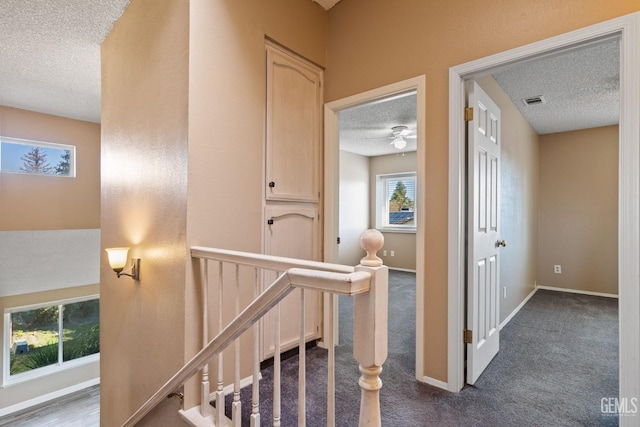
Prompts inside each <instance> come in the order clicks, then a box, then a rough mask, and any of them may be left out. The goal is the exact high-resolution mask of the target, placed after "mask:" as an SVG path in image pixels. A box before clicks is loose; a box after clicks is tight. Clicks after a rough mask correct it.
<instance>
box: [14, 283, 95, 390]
mask: <svg viewBox="0 0 640 427" xmlns="http://www.w3.org/2000/svg"><path fill="white" fill-rule="evenodd" d="M4 316H5V319H4V320H5V334H4V336H5V342H4V351H5V354H4V361H5V363H4V365H5V366H4V375H3V380H4V384H5V385H7V384H11V383H12V382H21V381H23V380H26V379H30V378H33V377H38V376H41V375H45V374H49V373H52V372H57V371H60V370H63V369H66V368H68V367H71V366H75V365H78V364H80V363H87V362H91V361H95V360H98V357H99V352H100V324H99V321H100V300H99V298H98V296H96V295H94V296H91V297H83V298H75V299H70V300H65V301H58V302H55V303H48V304H40V305H32V306H26V307H14V308H9V309H5V313H4Z"/></svg>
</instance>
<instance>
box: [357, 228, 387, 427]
mask: <svg viewBox="0 0 640 427" xmlns="http://www.w3.org/2000/svg"><path fill="white" fill-rule="evenodd" d="M383 244H384V236H383V235H382V233H380V232H379V231H377V230H367V231H365V232H364V233H362V236H361V237H360V246H361V247H362V249H364V250H365V251H366V252H367V255H366V256H365V257H364V258H362V260H361V261H360V265H358V266H357V267H356V268H355V270H356V271H366V272H368V273H370V274H371V284H370V290H369V292H366V293H362V294H358V295H355V296H354V304H353V325H354V326H353V356H354V357H355V359H356V360H357V361H358V364H359V368H360V372H361V374H362V375H361V376H360V380H359V381H358V384H359V385H360V388H361V400H360V419H359V426H361V427H363V426H374V427H376V426H381V425H382V419H381V414H380V389H381V388H382V381H381V380H380V373H381V372H382V365H383V363H384V362H385V360H386V359H387V354H388V298H389V289H388V288H389V269H388V268H387V267H386V266H385V265H383V264H382V260H381V259H380V258H378V257H377V255H376V252H377V251H379V250H380V249H381V248H382V245H383Z"/></svg>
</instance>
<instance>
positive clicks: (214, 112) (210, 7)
mask: <svg viewBox="0 0 640 427" xmlns="http://www.w3.org/2000/svg"><path fill="white" fill-rule="evenodd" d="M325 31H326V13H325V12H324V10H323V9H322V8H321V7H320V6H319V5H318V4H316V3H314V2H312V1H306V0H304V1H300V0H273V1H268V2H265V1H254V0H233V1H230V0H227V1H210V0H191V1H190V38H189V49H190V51H189V189H188V199H189V202H188V203H189V207H188V212H187V215H188V224H187V243H188V246H193V245H202V246H213V247H220V248H227V249H235V250H244V251H251V252H261V251H262V245H263V237H262V236H263V224H264V223H263V208H264V206H263V205H264V202H263V200H264V188H265V182H264V123H265V105H266V90H265V87H266V86H265V85H266V66H265V47H264V46H265V36H267V37H269V38H271V39H273V40H275V41H276V42H278V43H280V44H282V45H284V46H286V47H288V48H289V49H291V50H293V51H295V52H296V53H297V54H299V55H300V56H302V57H304V58H306V59H309V60H311V61H313V62H315V63H317V64H319V65H321V66H323V65H325V52H326V45H325V41H326V32H325ZM193 271H194V269H192V268H191V267H189V268H188V269H187V288H186V306H187V307H190V308H191V309H192V310H188V313H189V314H190V315H189V317H188V319H187V323H186V325H185V327H186V331H188V332H189V333H188V334H186V340H187V343H186V354H187V355H191V354H194V353H195V352H196V351H197V350H198V349H199V348H200V343H201V339H200V335H199V334H197V333H196V334H193V331H198V330H199V329H200V327H199V325H200V323H201V320H200V317H199V316H200V312H199V310H198V307H199V306H200V302H199V296H200V292H199V290H198V289H199V288H198V284H197V283H196V281H195V280H194V278H193ZM243 286H249V287H251V286H252V283H251V282H250V281H247V282H243ZM250 295H251V293H250V292H245V293H244V298H245V299H246V298H249V297H250ZM243 302H246V301H243ZM210 306H211V307H216V306H217V301H216V297H215V295H211V296H210ZM228 307H231V305H230V304H229V305H228ZM214 319H215V316H214ZM210 330H211V331H215V330H217V325H214V324H211V325H210ZM245 338H247V339H250V335H246V337H245ZM250 345H251V344H250V341H249V340H243V341H242V346H243V348H248V347H250ZM242 357H243V363H244V366H245V367H248V366H250V365H249V363H250V360H251V353H250V352H249V351H246V352H244V351H243V354H242ZM227 360H229V358H227ZM212 372H214V371H213V370H212ZM248 373H249V371H248V370H246V369H244V370H243V372H242V376H243V377H244V376H246V375H247V374H248ZM226 378H231V377H229V376H226ZM191 390H192V391H193V387H192V388H191ZM193 403H194V402H193V400H192V399H191V398H189V396H187V400H186V404H187V407H189V406H190V405H192V404H193Z"/></svg>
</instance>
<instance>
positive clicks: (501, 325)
mask: <svg viewBox="0 0 640 427" xmlns="http://www.w3.org/2000/svg"><path fill="white" fill-rule="evenodd" d="M537 290H538V288H537V287H534V288H533V290H532V291H531V293H529V295H527V296H526V297H524V299H523V300H522V302H521V303H520V304H518V306H517V307H516V308H515V309H514V310H513V311H512V312H511V314H509V315H508V316H507V318H506V319H504V320H503V321H502V323H500V326H499V329H500V330H502V328H504V327H505V326H507V323H509V322H510V321H511V319H513V318H514V316H515V315H516V314H518V312H519V311H520V310H521V309H522V307H524V306H525V304H526V303H527V302H529V300H530V299H531V297H532V296H533V295H534V294H535V293H536V291H537Z"/></svg>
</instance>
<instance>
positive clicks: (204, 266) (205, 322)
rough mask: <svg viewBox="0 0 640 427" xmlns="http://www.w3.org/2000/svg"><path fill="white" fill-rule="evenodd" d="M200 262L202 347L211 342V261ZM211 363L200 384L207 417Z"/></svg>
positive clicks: (203, 412) (209, 410) (201, 410)
mask: <svg viewBox="0 0 640 427" xmlns="http://www.w3.org/2000/svg"><path fill="white" fill-rule="evenodd" d="M202 261H204V262H202ZM202 261H201V262H200V268H201V274H202V347H204V346H206V345H207V343H209V262H208V261H207V260H202ZM210 392H211V391H210V385H209V365H208V364H207V365H204V367H203V368H202V383H201V384H200V415H202V417H203V418H206V417H208V416H210V415H211V405H210V404H209V393H210Z"/></svg>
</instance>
